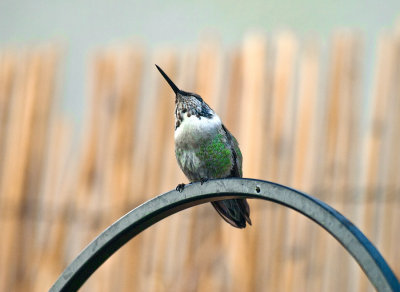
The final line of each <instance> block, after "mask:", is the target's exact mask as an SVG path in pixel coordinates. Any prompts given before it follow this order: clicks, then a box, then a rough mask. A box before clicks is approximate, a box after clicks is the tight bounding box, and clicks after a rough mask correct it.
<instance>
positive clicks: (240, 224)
mask: <svg viewBox="0 0 400 292" xmlns="http://www.w3.org/2000/svg"><path fill="white" fill-rule="evenodd" d="M157 68H158V69H159V71H160V73H161V74H162V75H163V76H164V78H165V79H166V80H167V82H168V83H169V84H170V86H171V87H172V89H173V90H174V92H175V94H176V98H175V155H176V159H177V161H178V164H179V166H180V168H181V169H182V171H183V173H184V174H185V175H186V177H187V178H188V179H189V180H190V181H191V182H197V181H203V180H207V179H215V178H225V177H242V154H241V152H240V149H239V145H238V142H237V141H236V139H235V137H233V135H232V134H231V133H230V132H229V131H228V130H227V129H226V127H225V126H224V125H223V124H222V122H221V120H220V118H219V117H218V115H217V114H216V113H215V112H214V111H213V110H212V109H211V108H210V107H209V106H208V105H207V104H206V103H205V102H204V101H203V99H202V98H201V97H200V96H199V95H197V94H194V93H189V92H185V91H181V90H179V89H178V88H177V87H176V85H175V84H174V83H173V82H172V81H171V80H170V79H169V78H168V76H167V75H166V74H165V73H164V72H163V71H162V70H161V69H160V68H159V67H158V66H157ZM212 205H213V206H214V208H215V209H216V210H217V212H218V213H219V214H220V215H221V216H222V218H223V219H224V220H225V221H227V222H228V223H229V224H231V225H233V226H234V227H237V228H244V227H246V222H247V223H249V224H251V220H250V208H249V205H248V203H247V201H246V200H245V199H232V200H223V201H216V202H213V203H212Z"/></svg>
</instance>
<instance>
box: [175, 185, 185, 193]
mask: <svg viewBox="0 0 400 292" xmlns="http://www.w3.org/2000/svg"><path fill="white" fill-rule="evenodd" d="M175 189H176V190H177V191H178V192H180V193H182V192H183V190H184V189H185V184H179V185H177V186H176V188H175Z"/></svg>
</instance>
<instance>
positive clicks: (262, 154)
mask: <svg viewBox="0 0 400 292" xmlns="http://www.w3.org/2000/svg"><path fill="white" fill-rule="evenodd" d="M363 52H364V48H363V41H362V39H361V38H360V37H359V35H358V34H356V33H353V32H351V31H338V32H337V33H335V34H334V35H333V36H332V38H331V39H330V41H329V44H328V46H327V47H324V46H322V45H321V42H320V41H318V40H316V39H299V38H298V37H297V36H296V35H294V34H293V33H291V32H281V33H278V34H276V35H274V36H266V35H262V34H249V35H247V36H246V37H245V39H244V40H243V42H242V44H241V45H240V46H238V47H233V48H232V47H231V48H229V49H228V48H223V47H222V46H221V44H220V43H219V42H218V41H217V40H215V39H203V40H202V41H201V44H199V45H197V46H193V47H189V48H186V49H181V50H177V49H175V48H173V47H164V48H159V49H157V50H155V51H154V52H151V53H149V52H148V51H146V50H145V49H144V48H143V47H141V46H140V45H121V46H118V47H112V48H106V49H101V50H98V51H96V52H94V53H93V55H92V58H91V63H90V66H89V69H88V80H89V82H88V83H89V85H88V88H89V94H88V96H89V98H88V99H87V100H88V102H87V114H86V115H85V125H84V126H83V130H82V135H81V137H82V139H81V141H80V142H79V143H77V142H76V141H74V139H73V138H72V137H74V135H73V127H72V126H71V123H70V122H69V121H68V119H66V118H65V117H64V115H63V114H62V113H61V112H60V110H59V101H58V98H57V97H58V95H59V83H60V82H59V81H60V80H59V79H60V78H59V75H60V72H59V71H60V69H59V68H60V59H62V54H60V50H59V48H57V47H53V46H47V47H42V48H34V49H30V50H26V51H15V50H3V51H1V52H0V230H1V235H2V236H1V238H2V239H1V243H0V291H44V290H46V289H49V287H50V286H51V285H52V283H53V282H54V281H55V280H56V278H57V277H58V275H59V274H60V273H61V272H62V271H63V269H64V268H65V267H66V265H67V264H69V263H70V262H71V261H72V260H73V259H74V258H75V257H76V255H77V254H78V253H79V252H80V250H82V249H83V248H84V247H85V246H86V245H87V244H88V243H89V242H90V241H91V240H92V239H93V238H94V237H95V236H96V235H98V234H99V233H100V232H101V231H102V230H103V229H104V228H106V227H107V226H108V225H110V224H111V223H112V222H113V221H115V220H116V219H118V218H119V217H120V216H122V215H123V214H125V213H126V212H128V211H129V210H131V209H132V208H134V207H136V206H138V205H139V204H141V203H143V202H144V201H146V200H148V199H150V198H152V197H154V196H156V195H158V194H160V193H163V192H166V191H169V190H171V189H173V188H174V187H175V186H176V185H177V184H178V183H181V182H186V181H187V180H186V179H185V177H184V176H183V174H182V173H181V171H180V170H179V168H178V165H177V163H176V161H175V157H174V145H173V131H174V116H173V112H174V96H173V93H172V91H171V90H170V88H169V87H168V85H167V84H166V82H165V81H164V80H163V79H162V77H161V76H160V75H159V73H158V71H157V70H155V67H154V64H155V63H156V64H158V65H160V66H161V67H162V68H163V69H164V71H165V72H167V74H168V75H170V76H171V78H172V79H173V80H174V81H175V82H176V84H177V85H178V86H179V87H180V88H182V89H184V90H187V91H193V92H197V93H199V94H200V95H201V96H202V97H203V98H204V99H205V100H206V101H207V103H208V104H209V105H210V106H211V107H212V108H214V109H215V110H216V112H217V113H218V114H219V115H220V116H221V118H222V120H223V121H224V123H225V125H226V126H227V128H228V129H230V131H231V132H232V133H233V134H234V135H235V136H236V137H237V139H238V141H239V143H240V146H241V149H242V153H243V156H244V176H245V177H252V178H260V179H264V180H270V181H274V182H278V183H282V184H285V185H288V186H291V187H293V188H297V189H299V190H302V191H305V192H307V193H309V194H311V195H313V196H315V197H317V198H320V199H322V200H324V201H326V202H327V203H328V204H330V205H332V206H333V207H334V208H336V209H337V210H339V211H340V212H341V213H342V214H344V215H345V216H346V217H348V218H349V219H350V220H352V221H353V223H355V224H356V225H357V226H358V227H359V228H360V229H361V230H362V231H363V232H364V233H365V234H366V236H367V237H368V238H369V239H370V240H371V241H372V242H373V243H374V244H375V245H376V246H377V247H378V249H379V250H380V251H381V253H382V254H383V256H384V257H385V258H386V260H387V261H388V262H389V264H390V266H391V267H392V268H393V269H394V271H395V273H396V274H397V276H398V277H400V248H399V247H398V242H399V241H400V235H399V234H400V232H399V231H400V230H399V227H398V224H399V223H400V180H399V179H398V174H399V172H400V154H399V153H400V151H399V149H400V35H399V34H398V33H396V32H391V31H388V32H385V33H383V34H382V35H381V37H380V38H379V40H378V41H377V49H376V54H375V63H374V64H373V66H372V67H371V68H370V69H369V68H367V66H366V64H367V62H366V60H365V57H364V55H363ZM368 73H371V74H372V73H373V76H372V77H371V78H370V79H371V80H372V82H373V84H372V86H368V84H367V81H366V80H368V78H366V76H368V75H367V74H368ZM370 87H371V88H372V90H371V92H368V91H367V90H366V89H367V88H370ZM250 205H251V217H252V221H253V226H251V227H249V228H246V229H245V230H237V229H234V228H232V227H231V226H229V225H228V224H226V223H225V222H224V221H223V220H221V219H220V218H219V216H218V215H217V213H216V212H215V211H214V210H213V208H212V207H211V205H210V204H205V205H201V206H198V207H195V208H191V209H189V210H185V211H182V212H180V213H179V214H175V215H173V216H171V217H169V218H167V219H165V220H163V221H162V222H160V223H158V224H156V225H155V226H153V227H151V228H150V229H148V230H146V231H145V232H143V233H142V234H140V235H139V236H137V237H136V238H134V239H133V240H132V241H130V242H129V243H128V244H127V245H126V246H124V247H123V248H122V249H121V250H120V251H118V252H117V253H116V254H115V255H114V256H112V257H111V258H110V259H109V260H108V261H107V262H106V263H105V264H104V265H102V266H101V267H100V269H99V270H98V271H96V272H95V274H94V275H93V276H92V277H91V278H90V279H89V280H88V281H87V283H86V284H85V285H84V286H83V287H82V291H372V290H373V287H372V286H371V285H370V284H369V282H368V281H367V278H366V277H365V276H364V274H363V273H362V271H361V269H360V268H359V266H358V265H357V264H356V263H355V261H354V260H353V259H352V258H351V257H350V256H349V255H348V254H347V253H346V251H345V250H344V249H343V247H341V246H340V245H339V244H338V243H337V242H336V241H335V240H334V239H333V238H332V237H331V236H330V235H329V234H327V233H326V232H325V231H323V230H322V229H321V228H319V227H318V226H317V225H316V224H315V223H313V222H311V221H309V220H308V219H306V218H303V217H302V216H301V215H299V214H297V213H295V212H294V211H292V210H288V209H287V208H284V207H282V206H278V205H275V204H273V203H265V202H258V201H250Z"/></svg>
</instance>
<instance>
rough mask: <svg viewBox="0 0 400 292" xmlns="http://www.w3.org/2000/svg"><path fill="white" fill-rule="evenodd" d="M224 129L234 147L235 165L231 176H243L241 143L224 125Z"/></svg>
mask: <svg viewBox="0 0 400 292" xmlns="http://www.w3.org/2000/svg"><path fill="white" fill-rule="evenodd" d="M222 129H223V130H224V131H225V133H226V137H227V139H228V142H229V145H230V147H231V149H232V155H233V163H234V165H233V167H232V172H231V175H230V176H231V177H242V176H243V172H242V160H243V157H242V152H240V148H239V143H238V141H237V140H236V139H235V137H234V136H233V135H232V134H231V132H229V131H228V129H227V128H226V127H225V126H224V125H222Z"/></svg>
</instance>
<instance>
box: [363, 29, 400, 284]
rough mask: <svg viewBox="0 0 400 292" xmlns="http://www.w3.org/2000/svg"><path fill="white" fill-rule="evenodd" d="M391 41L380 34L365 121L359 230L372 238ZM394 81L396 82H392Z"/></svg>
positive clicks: (391, 60)
mask: <svg viewBox="0 0 400 292" xmlns="http://www.w3.org/2000/svg"><path fill="white" fill-rule="evenodd" d="M393 45H394V43H393V40H392V39H391V38H390V37H389V36H384V37H383V38H381V39H380V41H379V49H378V59H377V62H378V63H377V65H376V67H377V69H376V70H377V71H376V77H375V78H376V79H375V80H376V83H375V88H374V92H373V95H372V107H371V109H372V111H371V114H372V115H371V119H370V120H369V121H368V123H369V124H368V127H369V129H368V133H367V136H366V141H365V142H364V143H365V144H366V151H365V156H366V157H365V158H364V159H366V161H367V166H366V172H365V174H364V175H365V176H364V178H363V183H362V185H364V186H365V191H364V193H363V202H362V203H363V210H362V216H363V217H362V221H361V226H360V228H361V230H363V232H364V233H365V234H366V236H367V237H369V238H370V239H371V240H372V241H374V239H375V238H376V228H377V225H376V224H378V219H379V217H377V215H378V214H377V213H376V212H377V211H378V209H376V206H377V202H379V201H380V199H381V196H382V192H381V191H382V190H381V181H382V178H383V177H382V170H383V169H382V167H383V165H382V162H383V158H384V155H385V151H384V146H385V145H383V141H384V137H385V136H386V135H387V130H388V128H387V127H385V120H386V116H387V113H388V111H389V110H390V107H391V105H390V102H389V100H390V96H391V86H392V82H393V81H395V80H394V79H393V73H394V70H395V62H394V58H395V50H394V46H393ZM395 82H396V81H395ZM366 285H367V283H366V281H365V279H363V281H361V282H360V286H359V291H366V288H367V286H366Z"/></svg>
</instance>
